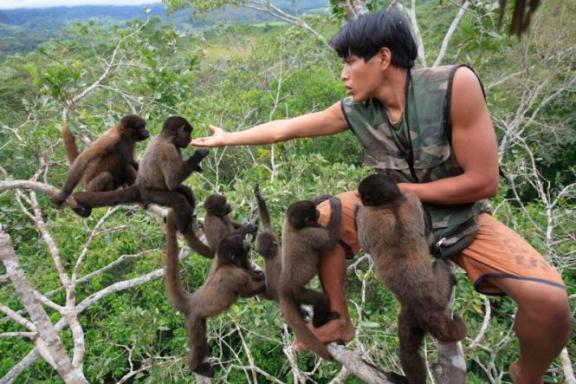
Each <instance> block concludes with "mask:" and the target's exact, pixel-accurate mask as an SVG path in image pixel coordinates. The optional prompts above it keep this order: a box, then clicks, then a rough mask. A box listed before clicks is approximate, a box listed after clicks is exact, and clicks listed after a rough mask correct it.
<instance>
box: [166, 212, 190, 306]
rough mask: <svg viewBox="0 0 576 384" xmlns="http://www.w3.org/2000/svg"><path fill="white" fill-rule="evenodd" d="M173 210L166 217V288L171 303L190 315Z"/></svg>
mask: <svg viewBox="0 0 576 384" xmlns="http://www.w3.org/2000/svg"><path fill="white" fill-rule="evenodd" d="M173 216H174V213H173V212H172V210H170V212H169V213H168V216H167V217H166V260H165V263H166V264H165V267H164V268H165V274H166V276H165V280H166V290H167V291H168V298H169V299H170V303H172V305H173V306H174V308H176V309H177V310H178V311H179V312H181V313H183V314H184V315H186V316H188V314H189V312H190V308H189V307H188V297H189V296H190V294H189V293H188V292H186V290H185V289H184V287H183V286H182V281H181V280H180V267H179V266H178V242H177V239H176V226H175V221H174V217H173Z"/></svg>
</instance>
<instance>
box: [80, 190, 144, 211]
mask: <svg viewBox="0 0 576 384" xmlns="http://www.w3.org/2000/svg"><path fill="white" fill-rule="evenodd" d="M74 199H75V200H76V202H78V204H80V205H82V206H85V207H91V208H95V207H111V206H114V205H118V204H127V203H140V202H142V197H141V196H140V191H139V189H138V187H137V186H136V185H131V186H129V187H126V188H122V189H117V190H114V191H105V192H76V193H75V194H74Z"/></svg>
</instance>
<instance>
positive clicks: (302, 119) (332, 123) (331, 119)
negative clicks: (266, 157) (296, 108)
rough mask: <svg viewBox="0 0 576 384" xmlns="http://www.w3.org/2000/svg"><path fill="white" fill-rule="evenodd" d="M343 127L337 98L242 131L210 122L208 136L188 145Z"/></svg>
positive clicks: (266, 140) (271, 139)
mask: <svg viewBox="0 0 576 384" xmlns="http://www.w3.org/2000/svg"><path fill="white" fill-rule="evenodd" d="M347 128H348V124H347V123H346V119H345V118H344V115H343V113H342V110H341V108H340V102H337V103H335V104H333V105H332V106H330V107H328V108H326V109H325V110H323V111H320V112H313V113H309V114H306V115H302V116H298V117H294V118H292V119H284V120H274V121H270V122H267V123H264V124H260V125H256V126H254V127H252V128H249V129H246V130H243V131H237V132H227V131H225V130H224V129H222V128H219V127H215V126H212V125H211V126H210V130H211V131H212V136H207V137H200V138H197V139H194V140H192V142H191V145H195V146H198V147H223V146H232V145H261V144H272V143H277V142H281V141H286V140H291V139H297V138H304V137H314V136H326V135H333V134H336V133H338V132H342V131H344V130H346V129H347Z"/></svg>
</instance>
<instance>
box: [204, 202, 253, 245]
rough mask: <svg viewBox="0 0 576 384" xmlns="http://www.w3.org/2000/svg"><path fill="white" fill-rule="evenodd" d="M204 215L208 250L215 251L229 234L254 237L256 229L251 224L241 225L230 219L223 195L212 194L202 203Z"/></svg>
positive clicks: (229, 208)
mask: <svg viewBox="0 0 576 384" xmlns="http://www.w3.org/2000/svg"><path fill="white" fill-rule="evenodd" d="M204 208H205V210H206V215H205V216H204V228H203V229H204V234H205V235H206V240H208V245H209V246H210V249H212V250H213V251H216V249H218V245H220V242H221V241H222V239H223V238H225V237H227V236H229V235H231V234H239V235H241V236H242V237H245V236H246V235H247V234H252V235H255V234H256V231H257V230H258V227H257V226H256V225H255V224H253V223H248V224H241V223H238V222H235V221H233V220H232V219H231V218H230V213H231V212H232V206H231V205H230V203H228V200H227V199H226V197H225V196H223V195H218V194H212V195H210V196H208V198H207V199H206V200H205V201H204Z"/></svg>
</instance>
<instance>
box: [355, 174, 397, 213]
mask: <svg viewBox="0 0 576 384" xmlns="http://www.w3.org/2000/svg"><path fill="white" fill-rule="evenodd" d="M358 193H359V194H360V199H361V200H362V204H364V205H366V206H369V207H391V206H394V205H397V204H399V203H401V202H402V201H403V200H404V196H403V195H402V192H400V189H399V188H398V185H397V184H396V182H395V181H394V180H392V179H391V178H390V177H387V176H385V175H381V174H374V175H370V176H368V177H366V178H364V179H363V180H362V181H361V182H360V184H359V185H358Z"/></svg>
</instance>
